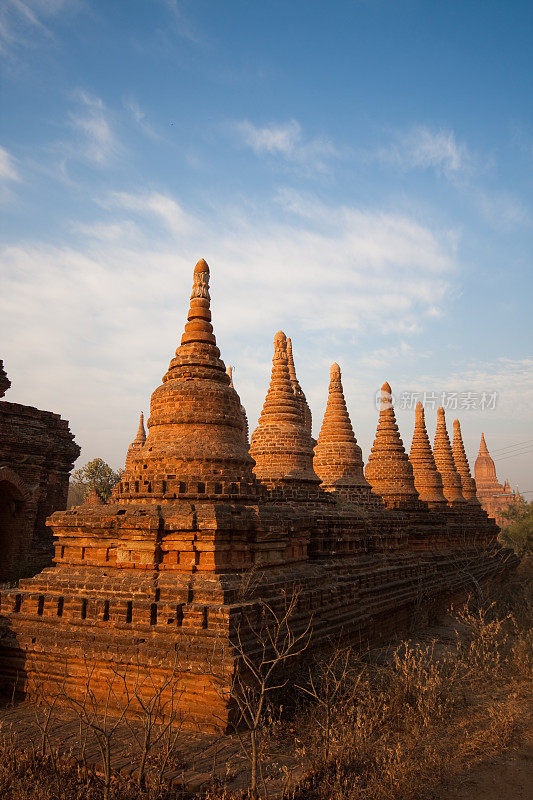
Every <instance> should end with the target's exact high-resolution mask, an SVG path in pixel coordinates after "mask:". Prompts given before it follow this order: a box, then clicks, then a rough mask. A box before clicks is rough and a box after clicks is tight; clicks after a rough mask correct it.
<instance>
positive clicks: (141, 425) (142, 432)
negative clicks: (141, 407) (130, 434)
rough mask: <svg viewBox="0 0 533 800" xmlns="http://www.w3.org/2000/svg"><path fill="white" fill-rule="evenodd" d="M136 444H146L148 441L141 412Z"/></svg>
mask: <svg viewBox="0 0 533 800" xmlns="http://www.w3.org/2000/svg"><path fill="white" fill-rule="evenodd" d="M134 441H135V442H140V443H141V444H144V443H145V441H146V431H145V429H144V414H143V412H142V411H141V416H140V417H139V427H138V429H137V436H136V437H135V440H134Z"/></svg>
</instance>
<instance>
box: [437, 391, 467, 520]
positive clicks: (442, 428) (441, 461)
mask: <svg viewBox="0 0 533 800" xmlns="http://www.w3.org/2000/svg"><path fill="white" fill-rule="evenodd" d="M433 456H434V458H435V464H436V466H437V469H438V471H439V472H440V475H441V478H442V486H443V491H444V497H445V498H446V500H447V502H448V505H449V506H451V507H457V506H462V505H464V503H465V499H464V497H463V495H462V493H461V478H460V476H459V473H458V472H457V468H456V466H455V462H454V460H453V453H452V447H451V444H450V439H449V437H448V431H447V430H446V416H445V414H444V409H443V408H442V406H441V407H440V408H438V409H437V429H436V431H435V441H434V443H433Z"/></svg>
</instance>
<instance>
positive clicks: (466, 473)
mask: <svg viewBox="0 0 533 800" xmlns="http://www.w3.org/2000/svg"><path fill="white" fill-rule="evenodd" d="M452 454H453V460H454V463H455V467H456V469H457V472H458V473H459V477H460V478H461V491H462V494H463V497H464V499H465V500H467V501H468V502H469V503H476V504H478V505H479V500H478V499H477V495H476V482H475V480H474V479H473V477H472V473H471V472H470V465H469V463H468V459H467V457H466V451H465V446H464V444H463V435H462V433H461V423H460V422H459V420H458V419H454V421H453V445H452Z"/></svg>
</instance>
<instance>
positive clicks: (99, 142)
mask: <svg viewBox="0 0 533 800" xmlns="http://www.w3.org/2000/svg"><path fill="white" fill-rule="evenodd" d="M74 100H75V102H76V105H77V108H76V110H74V111H71V112H70V114H69V124H70V127H71V128H72V129H73V131H74V133H75V135H76V137H77V146H76V148H75V149H71V156H75V155H76V154H81V155H82V156H83V158H84V159H85V160H87V161H89V162H91V163H93V164H97V165H98V166H105V165H106V164H107V163H108V162H109V161H110V160H111V159H112V158H113V157H114V156H116V155H117V153H118V152H119V151H120V149H121V147H120V144H119V142H118V139H117V137H116V135H115V133H114V131H113V129H112V127H111V123H110V121H109V112H108V110H107V109H106V107H105V105H104V103H103V101H102V100H101V99H100V98H99V97H96V96H95V95H92V94H90V93H89V92H86V91H83V90H81V89H79V90H78V91H76V92H75V94H74Z"/></svg>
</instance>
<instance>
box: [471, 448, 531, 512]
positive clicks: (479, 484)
mask: <svg viewBox="0 0 533 800" xmlns="http://www.w3.org/2000/svg"><path fill="white" fill-rule="evenodd" d="M474 475H475V482H476V489H477V498H478V500H479V502H480V503H481V505H482V506H483V508H484V509H485V511H486V512H487V514H488V516H489V517H491V518H492V519H494V520H496V522H497V523H498V525H500V526H502V527H503V526H505V525H508V524H509V521H508V520H506V519H505V517H503V516H502V512H504V511H507V510H508V509H510V508H512V507H513V505H515V503H517V502H518V501H519V500H520V494H519V492H518V489H517V490H516V492H513V491H512V490H511V487H510V486H509V481H507V480H506V481H505V483H504V484H503V485H502V484H501V483H499V481H498V478H497V477H496V467H495V465H494V461H493V460H492V458H491V456H490V453H489V450H488V447H487V443H486V441H485V434H484V433H482V434H481V442H480V444H479V453H478V456H477V458H476V463H475V464H474Z"/></svg>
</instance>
